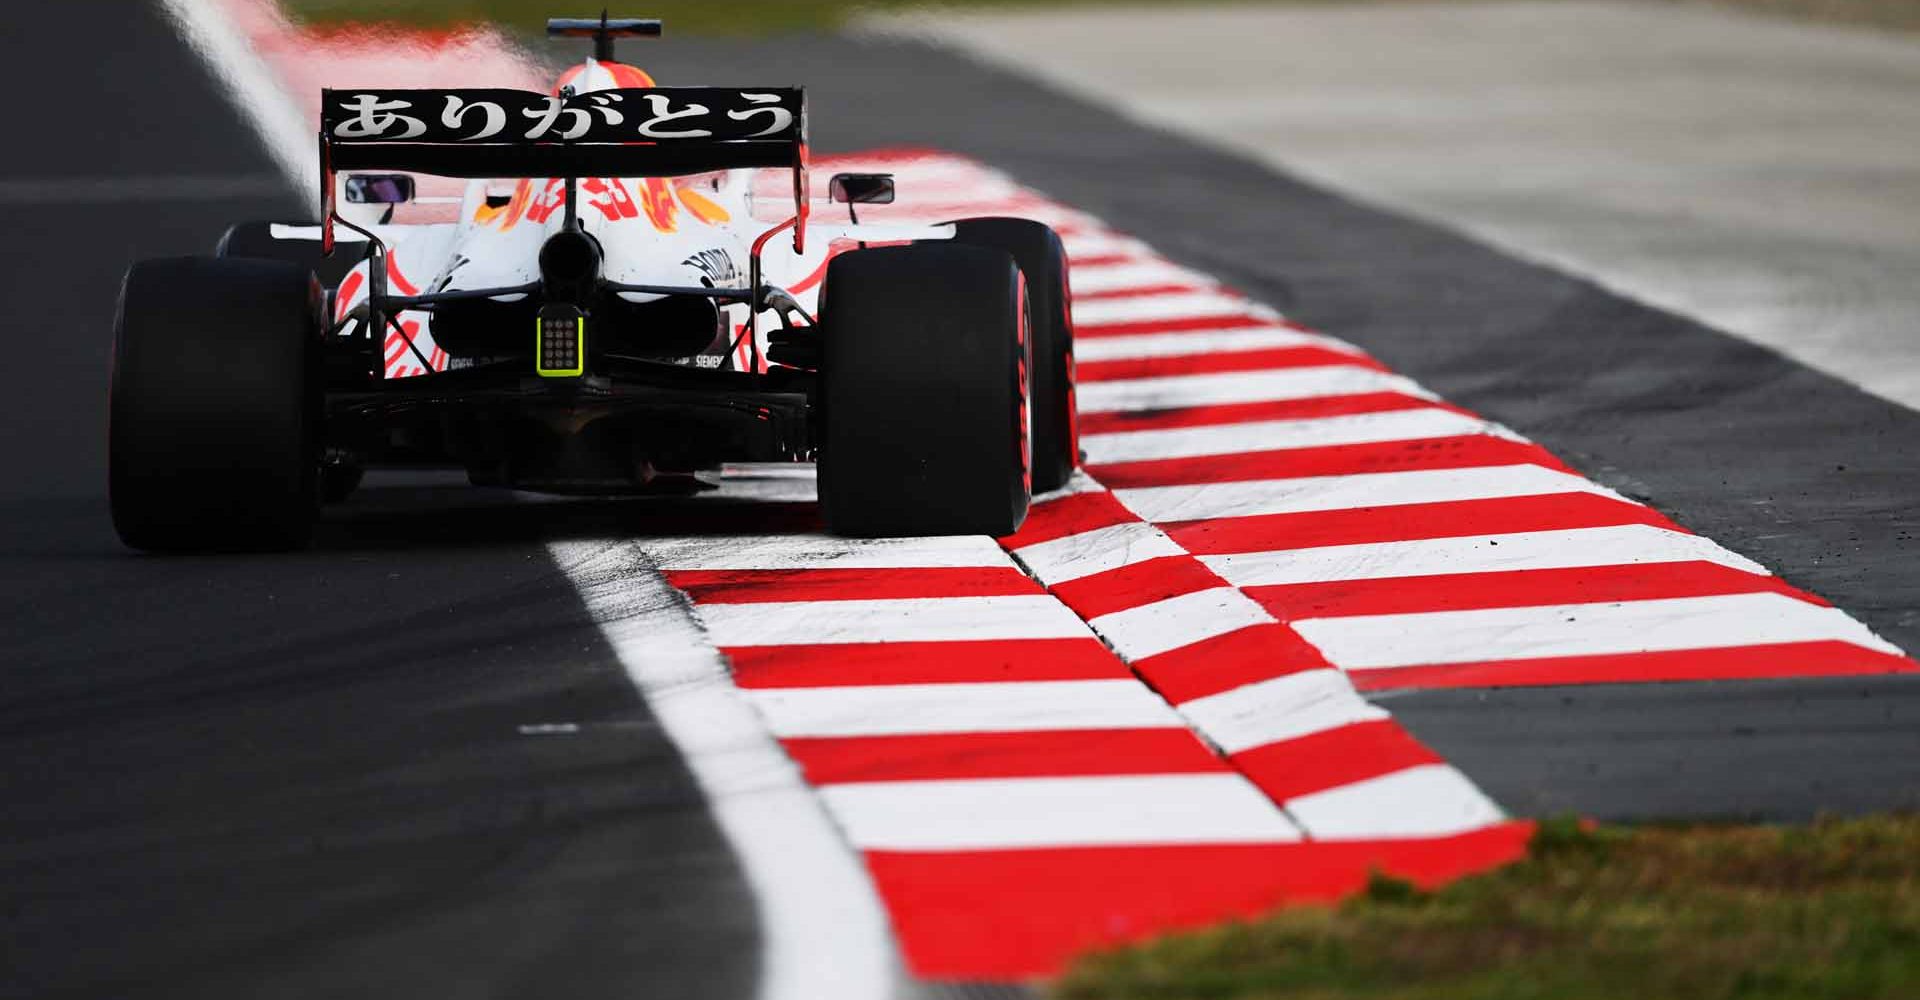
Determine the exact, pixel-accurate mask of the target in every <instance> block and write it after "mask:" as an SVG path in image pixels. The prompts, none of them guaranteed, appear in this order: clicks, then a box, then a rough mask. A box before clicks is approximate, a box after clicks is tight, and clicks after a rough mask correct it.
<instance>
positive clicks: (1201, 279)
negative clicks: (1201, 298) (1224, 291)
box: [1072, 259, 1214, 296]
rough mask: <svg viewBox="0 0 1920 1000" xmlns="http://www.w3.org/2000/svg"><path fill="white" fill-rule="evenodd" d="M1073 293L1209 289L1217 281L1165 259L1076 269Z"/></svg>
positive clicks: (1075, 267)
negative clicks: (1176, 287)
mask: <svg viewBox="0 0 1920 1000" xmlns="http://www.w3.org/2000/svg"><path fill="white" fill-rule="evenodd" d="M1072 280H1073V293H1074V295H1076V296H1080V295H1086V294H1089V293H1092V292H1113V291H1122V290H1125V289H1130V288H1151V287H1154V286H1158V285H1180V284H1185V285H1197V286H1209V285H1212V284H1214V280H1213V279H1212V278H1210V277H1208V276H1206V275H1204V274H1201V273H1200V272H1198V271H1190V270H1187V269H1186V268H1184V267H1180V266H1179V265H1177V264H1172V263H1169V262H1167V261H1164V260H1151V259H1149V260H1137V261H1128V262H1126V263H1124V264H1108V265H1106V266H1104V267H1081V266H1077V265H1076V266H1074V268H1073V278H1072Z"/></svg>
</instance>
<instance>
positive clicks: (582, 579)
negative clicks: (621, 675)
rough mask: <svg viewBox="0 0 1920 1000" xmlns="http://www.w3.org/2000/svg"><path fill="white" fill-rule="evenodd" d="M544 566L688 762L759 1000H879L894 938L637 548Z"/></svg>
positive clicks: (851, 859)
mask: <svg viewBox="0 0 1920 1000" xmlns="http://www.w3.org/2000/svg"><path fill="white" fill-rule="evenodd" d="M549 549H550V550H551V552H552V554H553V559H554V562H555V563H556V564H558V565H559V566H560V567H561V569H563V570H564V571H565V572H566V574H567V576H568V578H569V579H571V580H572V581H573V584H574V586H575V587H576V588H578V589H579V591H580V596H581V599H582V600H583V601H584V603H585V604H586V607H587V610H588V612H589V613H591V614H592V616H593V620H594V621H595V622H597V623H598V624H599V626H600V630H601V632H602V633H603V634H604V635H605V636H606V639H607V643H608V645H609V646H610V647H611V648H612V650H613V653H614V655H615V656H616V657H617V658H618V659H619V661H620V665H621V666H622V667H624V668H625V669H626V672H627V676H628V677H629V678H630V679H631V680H632V682H633V685H634V687H636V688H638V689H639V691H640V694H641V696H642V697H644V698H645V699H646V702H647V709H648V711H649V712H650V713H651V714H652V716H653V719H654V720H655V721H656V722H658V723H659V725H660V728H661V730H662V731H664V732H665V733H666V735H667V738H668V739H670V740H672V741H673V745H674V747H675V748H676V749H678V750H679V752H680V754H681V756H682V757H683V758H684V759H685V760H686V763H687V767H688V769H689V770H690V771H691V772H692V773H693V776H694V780H695V781H697V782H698V783H699V785H700V791H701V794H702V796H703V797H704V799H705V800H706V803H707V807H708V808H709V809H711V810H712V812H713V816H714V819H715V822H716V823H717V824H718V825H719V827H720V830H721V832H722V834H723V835H724V836H725V837H726V839H727V843H728V844H729V845H730V846H731V847H732V848H733V853H734V856H735V857H736V858H738V859H739V862H740V866H741V869H742V871H743V873H744V874H745V877H746V880H747V884H748V885H749V886H750V887H751V888H752V891H753V896H754V902H755V904H756V905H757V906H758V907H759V909H760V929H761V948H762V952H761V954H760V956H759V960H760V961H761V962H762V963H763V965H762V973H761V982H760V996H761V998H762V1000H813V998H815V997H823V996H828V997H849V998H855V997H857V998H859V1000H885V998H888V997H891V996H892V995H893V990H892V986H891V984H892V982H893V981H894V979H895V976H896V963H897V961H898V959H897V958H896V956H895V952H894V944H893V934H892V931H891V929H890V928H889V926H888V924H887V920H886V917H885V915H884V912H883V910H882V908H881V905H880V900H879V897H878V896H877V895H876V894H875V892H874V889H873V885H872V883H871V882H870V881H869V880H868V879H867V875H866V872H865V870H864V869H863V868H862V867H861V865H860V863H859V861H858V859H857V858H856V857H855V856H854V855H853V854H852V853H851V852H849V851H848V850H847V847H846V844H845V842H844V841H843V840H842V839H841V836H840V833H839V831H838V830H836V829H835V827H834V825H833V823H832V821H831V820H830V819H829V818H828V816H827V813H826V812H825V811H824V810H823V809H822V804H821V802H820V800H819V799H818V798H817V797H816V795H815V793H814V791H813V790H812V789H810V788H809V787H808V785H807V783H806V781H805V780H804V779H802V777H801V776H800V773H799V770H798V769H797V768H796V767H794V765H793V762H792V761H791V760H789V759H788V758H787V755H786V753H785V751H783V750H781V749H780V745H779V744H778V743H776V742H774V740H773V738H772V737H771V736H770V735H769V734H768V732H767V729H766V726H765V724H764V723H763V722H762V721H761V719H760V717H759V715H758V714H756V713H755V711H754V709H753V707H752V706H751V705H750V704H748V702H747V700H746V699H745V698H744V697H743V696H742V695H741V692H740V691H739V689H738V688H735V687H734V686H733V683H732V680H731V679H730V677H729V675H728V671H727V665H726V663H725V661H724V660H722V659H721V657H720V654H719V652H718V651H717V650H715V649H714V648H713V646H712V644H711V643H709V642H707V640H706V638H705V637H704V636H702V635H701V633H700V630H699V628H697V627H696V626H695V625H694V623H693V619H692V617H691V616H690V615H689V614H688V611H687V607H686V601H685V599H684V598H683V597H681V596H680V594H679V593H678V592H677V591H675V590H674V589H673V588H672V587H670V586H668V585H667V583H666V581H665V580H663V579H661V578H660V576H659V574H657V573H655V572H654V571H653V569H652V568H651V566H650V565H649V562H648V560H647V558H646V555H645V552H644V551H643V550H642V548H641V547H640V546H638V545H624V544H610V543H598V542H556V543H553V544H551V545H550V546H549Z"/></svg>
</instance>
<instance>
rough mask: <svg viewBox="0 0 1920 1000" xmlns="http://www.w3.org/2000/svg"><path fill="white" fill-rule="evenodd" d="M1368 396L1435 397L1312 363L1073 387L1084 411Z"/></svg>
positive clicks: (1365, 372) (1353, 368)
mask: <svg viewBox="0 0 1920 1000" xmlns="http://www.w3.org/2000/svg"><path fill="white" fill-rule="evenodd" d="M1098 339H1099V338H1097V337H1093V338H1088V339H1087V340H1084V341H1079V342H1077V343H1092V342H1093V341H1094V340H1098ZM1075 350H1076V351H1078V350H1079V348H1078V347H1076V348H1075ZM1368 392H1397V393H1401V394H1404V395H1408V396H1417V397H1419V398H1421V399H1431V398H1433V394H1432V393H1430V392H1428V391H1427V390H1425V389H1422V388H1420V386H1419V385H1418V384H1416V383H1415V382H1413V381H1412V380H1411V379H1408V378H1405V377H1403V376H1400V375H1391V374H1388V373H1387V372H1383V371H1379V370H1377V369H1373V368H1365V367H1362V366H1359V365H1313V366H1310V367H1306V368H1270V369H1266V370H1262V371H1250V372H1209V373H1207V374H1204V375H1164V376H1159V377H1156V378H1131V379H1115V380H1113V381H1106V382H1083V383H1081V384H1080V385H1078V386H1076V387H1075V389H1074V393H1075V396H1074V398H1075V399H1076V400H1077V401H1078V403H1079V406H1080V412H1082V413H1114V412H1120V411H1126V410H1166V409H1173V408H1176V407H1182V406H1213V405H1218V404H1226V403H1270V402H1283V401H1286V400H1294V399H1322V398H1325V397H1328V396H1354V395H1359V394H1361V393H1368Z"/></svg>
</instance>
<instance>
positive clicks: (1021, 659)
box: [722, 637, 1132, 688]
mask: <svg viewBox="0 0 1920 1000" xmlns="http://www.w3.org/2000/svg"><path fill="white" fill-rule="evenodd" d="M722 652H724V653H726V654H727V659H729V660H731V661H732V663H733V680H734V683H736V684H738V685H740V686H741V687H744V688H778V687H834V686H838V685H857V684H965V683H979V682H989V681H1071V680H1100V679H1106V678H1114V677H1130V676H1132V675H1131V674H1130V673H1128V671H1127V667H1126V665H1125V664H1123V663H1121V662H1120V660H1119V658H1118V657H1116V656H1114V655H1113V651H1112V650H1110V649H1108V648H1107V647H1105V646H1103V645H1101V644H1100V641H1099V640H1097V639H1093V638H1090V637H1089V638H1085V639H999V640H989V641H984V642H869V643H847V644H844V645H820V646H735V647H731V648H727V649H723V650H722Z"/></svg>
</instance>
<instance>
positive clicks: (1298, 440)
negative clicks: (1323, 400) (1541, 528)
mask: <svg viewBox="0 0 1920 1000" xmlns="http://www.w3.org/2000/svg"><path fill="white" fill-rule="evenodd" d="M1498 432H1499V428H1498V427H1497V426H1496V425H1494V424H1491V423H1488V422H1487V421H1485V420H1481V419H1480V418H1478V417H1469V416H1466V415H1464V414H1460V413H1455V412H1454V411H1452V410H1442V409H1437V408H1426V407H1423V408H1420V409H1413V410H1386V411H1383V412H1380V413H1353V414H1347V415H1344V416H1338V417H1318V418H1314V419H1308V420H1261V421H1254V422H1251V423H1241V424H1209V425H1207V426H1204V427H1179V428H1174V429H1170V430H1149V431H1119V432H1115V433H1111V434H1088V435H1086V436H1085V437H1083V438H1081V439H1080V443H1081V445H1082V446H1083V447H1084V448H1085V449H1086V452H1087V461H1088V462H1089V463H1091V464H1094V465H1105V464H1109V463H1114V462H1150V461H1155V460H1158V459H1167V458H1200V457H1203V456H1207V455H1238V454H1241V453H1243V452H1250V451H1282V450H1285V449H1289V448H1329V447H1335V446H1338V445H1348V444H1378V443H1383V442H1387V441H1418V440H1424V439H1429V438H1442V437H1460V436H1464V435H1472V434H1489V433H1498ZM1501 436H1503V437H1504V436H1507V435H1504V434H1503V435H1501Z"/></svg>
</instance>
